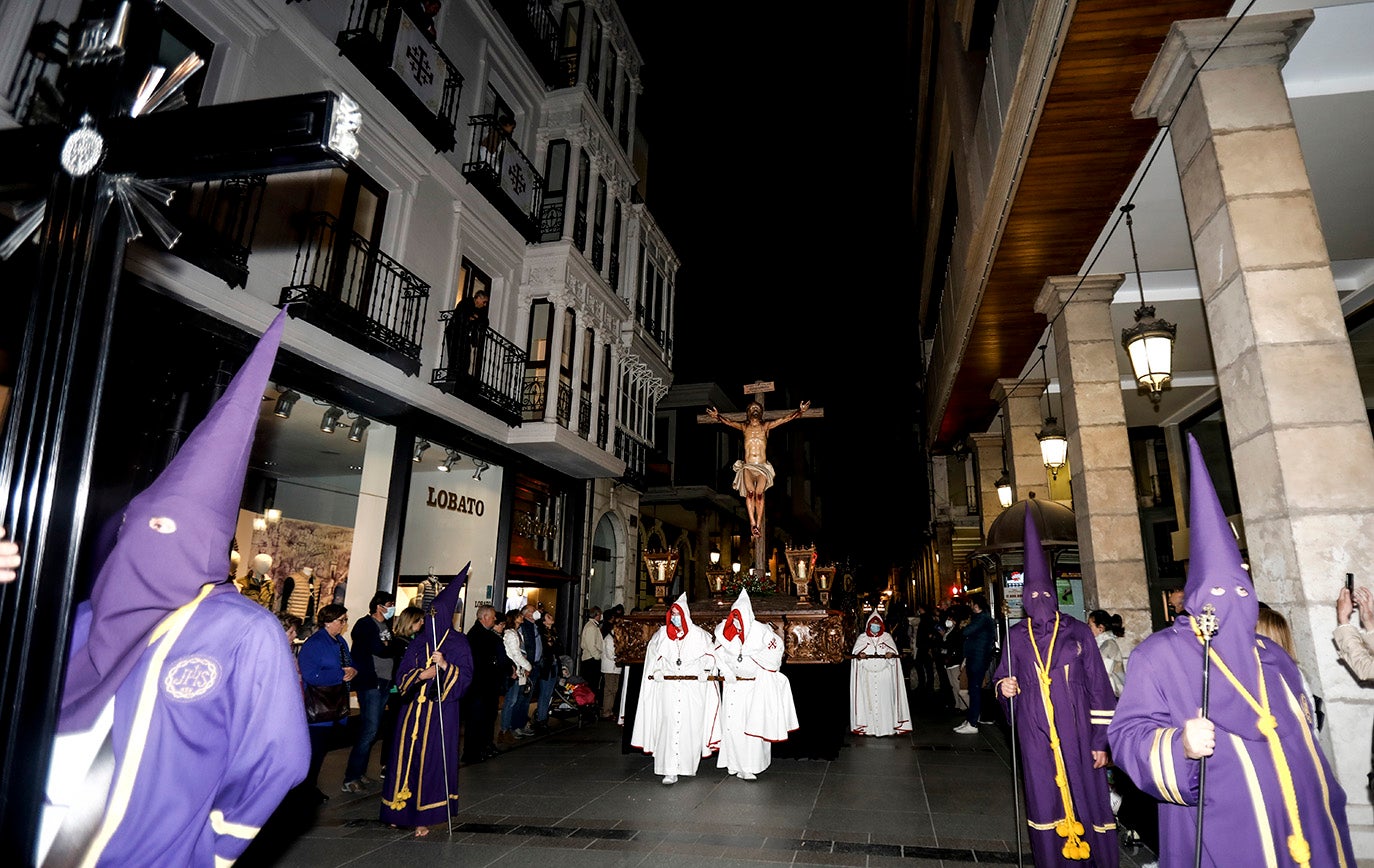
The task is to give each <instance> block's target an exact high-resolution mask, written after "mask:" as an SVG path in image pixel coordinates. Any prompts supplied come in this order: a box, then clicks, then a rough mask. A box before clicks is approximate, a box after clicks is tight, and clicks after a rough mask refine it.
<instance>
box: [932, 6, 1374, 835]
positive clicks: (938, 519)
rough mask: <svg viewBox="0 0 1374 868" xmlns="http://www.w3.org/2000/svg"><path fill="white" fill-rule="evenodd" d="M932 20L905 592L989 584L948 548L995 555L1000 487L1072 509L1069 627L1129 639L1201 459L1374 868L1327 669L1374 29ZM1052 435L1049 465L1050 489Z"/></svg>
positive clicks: (1349, 478)
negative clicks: (917, 478)
mask: <svg viewBox="0 0 1374 868" xmlns="http://www.w3.org/2000/svg"><path fill="white" fill-rule="evenodd" d="M1312 7H1315V8H1312ZM923 12H924V18H923V20H922V22H921V24H920V28H919V29H920V31H921V33H922V39H921V51H922V57H923V59H922V63H921V66H920V69H919V74H918V76H917V80H918V81H919V87H920V91H919V94H918V97H917V102H918V105H919V111H918V113H917V124H918V130H917V135H918V142H919V145H918V153H917V167H916V176H917V178H918V180H917V184H916V193H915V197H914V202H915V213H916V215H917V220H918V224H919V244H920V245H921V246H922V249H923V251H924V263H923V264H924V273H923V274H922V276H921V280H920V289H921V322H920V327H921V330H922V338H923V340H924V349H925V351H924V353H923V360H924V372H923V375H924V387H925V388H924V392H925V395H924V399H925V411H926V412H925V419H924V425H923V426H922V438H923V443H922V444H921V447H922V448H926V449H928V450H929V451H930V453H931V455H932V459H931V460H932V466H933V471H934V472H933V473H932V479H933V480H934V483H935V484H934V491H933V492H932V499H933V503H934V505H935V509H934V512H933V516H934V521H933V527H932V533H931V540H932V543H931V546H930V549H929V551H928V553H927V554H926V555H925V556H924V557H923V558H922V559H921V562H920V563H919V564H918V565H917V567H918V569H917V574H918V575H917V578H916V579H914V584H915V585H916V586H917V587H918V588H919V589H920V592H921V593H924V594H926V595H928V596H930V597H934V598H938V597H939V596H940V594H941V593H943V592H947V591H948V590H949V589H950V588H951V587H952V586H955V585H958V584H960V582H961V581H962V577H961V576H960V573H961V571H962V572H963V573H964V574H965V575H972V574H975V573H976V579H975V581H974V582H973V583H972V584H983V583H993V584H997V583H1002V582H1005V581H1006V580H1007V578H1008V576H1001V575H998V574H996V572H991V573H988V574H986V575H984V574H983V572H982V571H981V568H980V567H981V565H980V564H979V559H978V557H977V555H976V548H977V547H976V546H974V547H973V548H972V549H968V550H966V551H965V552H960V551H959V550H957V549H956V548H955V545H954V543H953V542H952V541H953V540H956V539H958V538H959V537H961V536H968V537H974V536H976V537H978V538H979V539H980V541H985V540H986V534H987V532H988V529H989V528H990V526H991V524H992V521H993V520H994V519H995V518H996V517H997V516H998V515H999V514H1000V513H1001V512H1002V509H1003V507H1002V506H1001V505H1000V503H999V500H998V498H997V493H996V487H997V482H998V481H999V477H1003V476H1004V477H1006V481H1007V482H1008V483H1009V485H1010V487H1011V491H1012V497H1013V499H1014V500H1015V501H1017V502H1020V501H1024V500H1025V499H1027V498H1028V497H1030V496H1032V495H1033V496H1035V497H1037V498H1040V499H1042V500H1049V501H1053V502H1055V503H1058V504H1062V505H1064V506H1070V507H1071V508H1072V510H1073V515H1074V524H1075V530H1076V541H1075V542H1076V545H1077V554H1078V558H1079V563H1078V564H1077V565H1075V566H1074V570H1075V571H1077V573H1078V576H1077V578H1078V580H1079V582H1080V583H1081V599H1079V600H1078V601H1077V606H1078V607H1079V609H1080V610H1085V611H1090V610H1092V609H1096V608H1102V609H1106V610H1108V611H1111V612H1115V613H1120V614H1121V615H1122V616H1123V618H1124V621H1125V625H1126V629H1127V631H1128V635H1129V636H1131V637H1132V638H1133V639H1139V638H1140V637H1142V636H1144V635H1146V634H1148V633H1149V632H1150V631H1151V630H1152V629H1155V628H1158V627H1159V626H1161V625H1162V624H1163V623H1165V621H1166V619H1167V618H1168V617H1169V614H1170V613H1169V611H1168V609H1167V606H1166V603H1165V594H1166V591H1167V590H1168V589H1169V588H1170V587H1176V586H1177V587H1181V586H1182V585H1183V582H1184V580H1185V574H1186V561H1187V558H1188V534H1187V503H1186V491H1187V480H1186V474H1185V468H1186V460H1184V454H1185V453H1184V451H1183V449H1184V446H1183V445H1184V442H1185V439H1186V435H1189V434H1191V435H1193V436H1196V437H1197V439H1198V441H1199V443H1200V444H1201V445H1202V447H1203V451H1204V453H1205V454H1206V456H1207V459H1208V464H1209V469H1210V471H1211V475H1212V476H1213V478H1214V480H1215V481H1216V484H1217V488H1218V493H1219V495H1220V497H1221V499H1222V503H1223V506H1224V507H1225V509H1226V511H1227V512H1228V514H1229V515H1230V517H1231V520H1232V525H1233V527H1234V528H1235V530H1236V533H1237V536H1238V539H1239V540H1240V542H1241V545H1242V550H1243V551H1244V552H1245V554H1246V557H1247V560H1248V563H1249V566H1250V569H1251V572H1252V575H1253V576H1254V580H1255V586H1256V589H1257V590H1258V593H1259V596H1260V599H1261V600H1262V601H1263V602H1265V603H1267V604H1268V605H1270V606H1271V607H1273V608H1275V609H1277V610H1278V611H1279V612H1281V613H1282V614H1283V615H1284V616H1286V618H1287V619H1288V620H1289V622H1290V623H1291V624H1292V626H1293V632H1294V637H1295V639H1296V640H1297V650H1298V658H1297V659H1298V663H1299V666H1300V668H1301V669H1302V670H1303V672H1304V674H1305V675H1306V677H1307V679H1308V680H1309V682H1310V683H1311V685H1312V690H1313V692H1314V693H1316V694H1317V695H1320V696H1322V697H1323V698H1324V701H1325V705H1326V710H1327V719H1326V723H1325V727H1324V729H1323V732H1322V738H1323V740H1324V742H1325V744H1326V748H1327V751H1328V755H1329V756H1330V757H1331V758H1332V765H1333V767H1334V768H1335V769H1336V770H1337V771H1338V774H1339V775H1340V777H1341V781H1342V783H1343V785H1344V788H1345V791H1346V794H1347V796H1348V797H1349V799H1350V809H1349V818H1350V822H1351V826H1352V832H1353V835H1354V840H1355V843H1356V851H1357V853H1359V854H1361V855H1365V856H1368V855H1371V854H1374V812H1372V811H1371V807H1370V804H1369V796H1368V793H1367V790H1366V786H1365V784H1366V781H1365V777H1366V774H1367V773H1368V772H1369V759H1368V757H1367V756H1366V754H1367V753H1368V751H1367V750H1366V747H1367V744H1366V742H1367V741H1368V739H1369V729H1370V720H1371V716H1372V715H1371V705H1374V697H1371V695H1370V693H1369V690H1368V688H1367V687H1363V686H1362V685H1361V684H1360V683H1359V682H1357V681H1356V680H1355V679H1354V678H1353V677H1352V675H1351V673H1350V672H1349V671H1348V670H1347V669H1346V668H1345V667H1344V666H1342V665H1341V664H1340V663H1339V661H1338V660H1337V658H1336V652H1335V648H1334V646H1333V644H1332V641H1331V632H1332V629H1333V628H1334V626H1335V617H1334V601H1335V599H1336V596H1337V593H1338V592H1339V590H1340V586H1341V580H1342V578H1343V577H1344V575H1345V574H1346V573H1347V572H1351V571H1353V572H1355V574H1356V581H1357V583H1361V582H1362V578H1361V577H1362V575H1363V572H1364V571H1363V570H1361V566H1362V564H1364V563H1365V562H1367V560H1368V558H1369V555H1370V554H1371V552H1370V549H1371V547H1374V542H1371V540H1372V539H1374V536H1371V533H1370V530H1371V521H1374V517H1372V516H1371V513H1370V510H1369V507H1368V498H1367V497H1365V496H1364V494H1363V492H1364V491H1365V490H1367V487H1368V484H1369V482H1370V481H1371V476H1374V439H1372V438H1371V434H1370V415H1369V408H1370V407H1371V406H1374V404H1371V401H1370V395H1371V394H1372V393H1374V389H1371V386H1374V379H1371V377H1370V375H1369V368H1368V366H1367V365H1366V363H1365V358H1366V356H1367V351H1366V349H1365V347H1364V345H1365V343H1366V341H1365V339H1364V334H1365V331H1366V330H1367V327H1368V326H1367V321H1368V319H1369V313H1370V308H1369V306H1368V302H1369V299H1370V293H1371V289H1372V288H1374V287H1372V284H1374V268H1371V263H1374V233H1371V231H1370V226H1371V225H1374V222H1371V218H1374V214H1371V213H1370V212H1371V207H1370V204H1369V203H1370V201H1371V199H1370V193H1371V191H1372V190H1374V187H1372V186H1371V184H1372V182H1374V178H1372V177H1371V175H1370V173H1369V171H1368V169H1367V167H1366V165H1365V164H1366V163H1367V161H1366V160H1364V159H1363V158H1362V157H1361V155H1360V147H1361V146H1360V145H1359V142H1360V141H1362V140H1363V139H1364V138H1365V137H1366V136H1367V135H1368V133H1369V132H1370V129H1369V127H1370V124H1371V122H1374V121H1371V119H1372V118H1374V112H1371V108H1374V106H1372V105H1371V102H1374V94H1372V93H1371V83H1372V82H1374V78H1372V77H1371V72H1374V67H1372V66H1371V57H1374V55H1371V53H1370V52H1369V50H1368V49H1369V39H1368V35H1367V34H1368V33H1369V32H1370V30H1369V29H1368V28H1369V27H1370V26H1371V25H1374V4H1369V3H1330V4H1328V3H1321V4H1312V6H1311V7H1309V6H1308V5H1299V4H1292V3H1284V2H1267V3H1266V2H1261V3H1232V2H1224V0H1223V2H1214V0H1184V2H1164V3H1151V4H1129V3H1115V2H1080V3H1076V4H1067V5H1065V4H1052V3H1007V2H1001V3H996V2H992V3H951V4H944V3H928V4H925V5H924V10H923ZM1144 308H1153V309H1152V310H1142V309H1144ZM1152 316H1157V317H1158V318H1159V319H1161V320H1165V321H1166V322H1168V323H1169V324H1172V325H1173V326H1176V329H1177V331H1176V338H1175V340H1174V344H1173V360H1172V369H1171V377H1170V379H1169V381H1168V384H1167V385H1166V386H1165V387H1164V388H1163V390H1162V391H1160V392H1159V393H1158V394H1155V395H1153V396H1152V395H1151V394H1150V390H1149V389H1148V388H1145V387H1143V386H1142V385H1141V383H1140V381H1138V379H1137V376H1136V374H1135V373H1134V371H1133V369H1132V366H1131V363H1130V359H1129V358H1128V356H1127V353H1126V350H1125V348H1124V346H1123V332H1124V331H1126V330H1129V329H1132V328H1134V327H1135V326H1136V324H1137V323H1138V322H1140V321H1142V320H1143V321H1146V322H1147V324H1148V323H1149V321H1150V317H1152ZM1055 427H1062V429H1063V433H1064V434H1065V435H1066V437H1067V454H1066V456H1065V457H1064V458H1063V459H1061V460H1060V461H1058V462H1056V464H1057V466H1056V467H1055V468H1054V470H1053V471H1052V472H1051V471H1050V470H1049V469H1048V466H1047V464H1046V461H1045V458H1044V455H1043V454H1042V451H1041V441H1042V438H1046V435H1048V434H1051V433H1053V430H1052V429H1054V428H1055ZM956 513H957V514H958V515H956ZM974 514H976V515H977V517H978V518H977V521H976V522H975V521H972V520H970V519H969V518H967V517H966V515H974ZM1018 538H1019V536H1018ZM946 561H953V564H952V565H951V566H946ZM1366 626H1369V625H1366ZM1128 680H1129V675H1128Z"/></svg>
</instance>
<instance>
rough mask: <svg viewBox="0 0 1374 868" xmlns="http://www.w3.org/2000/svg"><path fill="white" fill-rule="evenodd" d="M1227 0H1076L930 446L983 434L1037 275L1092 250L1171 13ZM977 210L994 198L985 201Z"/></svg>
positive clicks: (1033, 321)
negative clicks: (1134, 108)
mask: <svg viewBox="0 0 1374 868" xmlns="http://www.w3.org/2000/svg"><path fill="white" fill-rule="evenodd" d="M1231 5H1232V3H1231V0H1173V2H1168V0H1158V2H1149V3H1141V2H1139V0H1080V2H1079V3H1078V4H1077V7H1076V9H1075V11H1074V13H1073V20H1072V21H1071V22H1070V24H1069V31H1068V34H1067V36H1066V38H1065V40H1064V46H1063V50H1062V53H1061V57H1060V60H1059V65H1058V67H1057V68H1056V70H1055V73H1054V78H1053V80H1052V81H1051V82H1050V86H1049V90H1048V93H1047V96H1046V98H1045V108H1044V112H1043V113H1042V116H1041V118H1040V122H1039V125H1038V126H1037V127H1036V130H1035V138H1034V140H1033V142H1032V143H1031V148H1030V153H1029V155H1028V157H1027V159H1026V164H1025V169H1024V172H1023V174H1022V177H1021V182H1020V185H1019V187H1018V188H1017V191H1016V198H1015V200H1014V202H1013V203H1012V208H1011V213H1010V215H1009V217H1008V219H1007V225H1006V230H1005V233H1004V235H1003V237H1002V241H1001V245H1000V246H999V248H998V250H997V255H996V258H995V260H994V262H993V267H992V271H991V274H990V275H989V278H988V286H987V288H986V290H985V292H984V294H983V299H982V304H981V306H980V307H979V309H978V312H977V314H976V316H975V318H974V325H973V330H972V333H971V335H970V337H969V342H968V345H967V346H966V347H965V350H964V355H963V358H962V360H961V363H960V366H959V372H958V373H957V374H956V376H955V381H954V388H953V390H952V392H951V394H950V399H949V404H948V406H947V407H946V408H945V415H944V418H943V419H942V420H941V423H940V427H939V433H938V434H937V437H936V443H935V446H936V448H937V449H938V448H941V447H945V446H948V445H949V444H951V443H953V442H955V441H957V440H958V439H961V438H962V437H963V436H965V435H967V434H969V433H972V432H977V431H985V430H987V428H988V426H990V425H991V424H992V420H993V419H994V417H996V415H997V409H998V407H997V403H996V402H995V401H993V400H992V398H991V397H990V394H991V392H992V388H993V385H994V384H995V383H996V381H997V380H999V379H1003V378H1013V379H1014V378H1016V377H1018V376H1020V374H1021V369H1022V367H1023V366H1024V364H1025V362H1026V359H1027V358H1029V357H1030V356H1031V354H1032V353H1034V352H1035V350H1036V347H1037V346H1039V343H1038V342H1039V339H1040V336H1041V334H1042V333H1043V332H1044V329H1045V318H1044V316H1042V315H1040V314H1038V313H1036V312H1035V309H1034V307H1033V305H1034V303H1035V298H1036V296H1037V295H1038V294H1039V292H1040V288H1041V287H1042V286H1043V285H1044V283H1045V278H1046V277H1050V276H1053V275H1061V274H1075V273H1077V271H1078V269H1079V267H1080V266H1082V264H1083V263H1084V261H1086V260H1087V258H1088V256H1089V255H1090V254H1091V252H1092V245H1093V243H1094V242H1095V241H1096V240H1097V236H1098V233H1099V231H1100V230H1101V228H1102V226H1103V225H1104V224H1105V223H1106V222H1107V220H1108V219H1109V218H1110V217H1111V214H1112V210H1113V209H1114V208H1115V207H1116V204H1117V202H1118V201H1119V200H1120V199H1121V196H1122V194H1123V193H1124V192H1125V190H1126V187H1127V185H1128V184H1129V183H1130V181H1131V178H1132V176H1133V175H1134V174H1135V171H1136V169H1137V168H1138V167H1139V166H1140V163H1141V161H1142V160H1143V159H1144V158H1145V155H1146V153H1147V152H1148V150H1149V147H1150V144H1151V142H1153V141H1154V138H1155V134H1156V133H1157V132H1158V130H1159V124H1158V123H1157V122H1156V121H1155V120H1154V119H1146V120H1136V119H1135V118H1133V117H1132V116H1131V104H1132V103H1133V102H1135V98H1136V95H1137V94H1138V93H1139V92H1140V87H1141V85H1142V84H1143V83H1144V81H1145V76H1146V75H1147V74H1148V73H1149V71H1150V67H1151V66H1152V65H1153V64H1154V60H1155V55H1156V54H1158V53H1159V48H1160V46H1161V45H1162V44H1163V42H1164V37H1165V36H1167V35H1168V33H1169V26H1170V25H1171V24H1172V23H1173V22H1174V21H1176V20H1188V19H1193V18H1216V17H1220V16H1224V15H1225V14H1226V13H1227V11H1228V10H1229V8H1230V7H1231ZM988 207H995V205H993V204H992V203H989V206H988Z"/></svg>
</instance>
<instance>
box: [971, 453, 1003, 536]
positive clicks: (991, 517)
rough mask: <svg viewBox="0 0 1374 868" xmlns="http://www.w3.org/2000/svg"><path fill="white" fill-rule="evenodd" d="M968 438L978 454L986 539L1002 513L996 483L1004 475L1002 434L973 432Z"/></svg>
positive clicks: (982, 514) (982, 513) (980, 515)
mask: <svg viewBox="0 0 1374 868" xmlns="http://www.w3.org/2000/svg"><path fill="white" fill-rule="evenodd" d="M968 439H969V442H971V443H972V444H973V448H974V451H975V453H976V454H977V455H978V498H979V502H980V504H981V506H982V510H981V512H980V514H979V518H980V520H981V521H982V524H983V540H984V541H986V540H987V538H988V528H989V527H991V526H992V523H993V521H995V520H996V519H997V517H998V516H999V515H1001V514H1002V504H1001V503H1000V502H999V501H998V500H997V485H996V483H997V477H999V476H1001V475H1002V435H1001V434H972V435H970V436H969V438H968ZM1008 475H1010V474H1008Z"/></svg>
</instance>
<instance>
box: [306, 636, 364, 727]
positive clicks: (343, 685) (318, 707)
mask: <svg viewBox="0 0 1374 868" xmlns="http://www.w3.org/2000/svg"><path fill="white" fill-rule="evenodd" d="M347 665H348V658H346V657H344V649H343V645H342V644H340V645H339V668H340V669H342V668H343V667H344V666H347ZM351 705H352V704H351V703H350V702H349V698H348V682H347V681H340V682H339V683H338V684H326V685H324V686H317V685H314V684H307V685H305V720H306V722H307V723H337V722H338V721H340V720H344V719H346V718H347V717H348V712H349V709H350V707H351Z"/></svg>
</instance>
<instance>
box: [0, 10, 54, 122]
mask: <svg viewBox="0 0 1374 868" xmlns="http://www.w3.org/2000/svg"><path fill="white" fill-rule="evenodd" d="M67 39H68V37H67V28H65V27H63V26H62V25H61V24H59V23H57V22H56V21H40V22H39V23H37V24H35V25H34V27H33V30H32V31H31V32H30V33H29V40H28V42H26V43H25V44H24V54H23V56H22V57H21V58H20V60H19V64H18V66H16V67H15V70H14V78H12V79H10V85H9V89H8V91H7V92H6V98H7V99H8V100H9V103H10V105H11V106H13V107H14V108H13V112H14V117H15V119H16V120H18V121H19V123H21V124H23V125H24V126H36V125H38V124H48V123H57V122H58V121H60V120H61V119H62V102H63V100H62V96H61V94H60V93H59V92H58V90H57V76H58V74H59V73H60V72H61V71H62V68H63V67H64V66H66V64H67V52H68V46H67Z"/></svg>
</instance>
